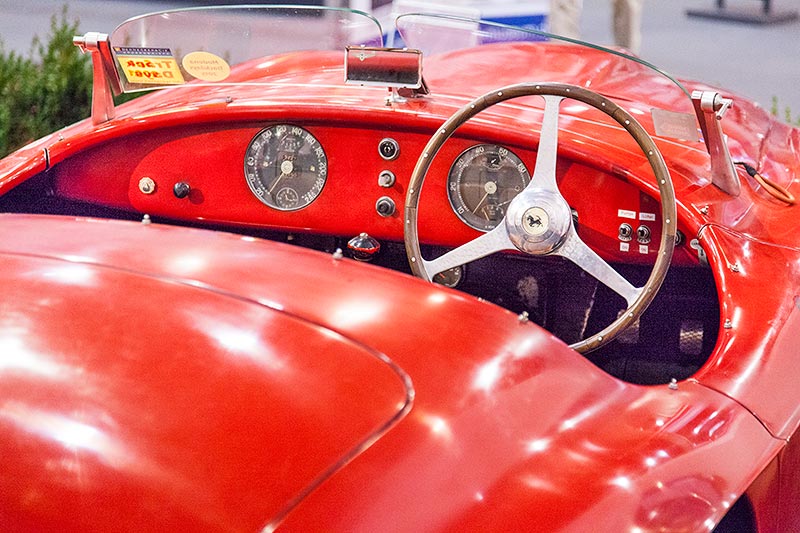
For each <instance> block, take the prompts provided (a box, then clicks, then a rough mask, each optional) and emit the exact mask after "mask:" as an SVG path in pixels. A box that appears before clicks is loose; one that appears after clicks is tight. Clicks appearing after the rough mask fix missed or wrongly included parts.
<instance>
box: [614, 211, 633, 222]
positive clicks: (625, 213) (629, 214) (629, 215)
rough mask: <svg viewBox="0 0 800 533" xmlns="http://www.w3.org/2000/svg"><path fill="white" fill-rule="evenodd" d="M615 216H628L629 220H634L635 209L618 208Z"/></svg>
mask: <svg viewBox="0 0 800 533" xmlns="http://www.w3.org/2000/svg"><path fill="white" fill-rule="evenodd" d="M617 216H618V217H619V218H629V219H631V220H636V211H628V210H627V209H620V210H618V211H617Z"/></svg>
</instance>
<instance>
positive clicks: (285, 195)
mask: <svg viewBox="0 0 800 533" xmlns="http://www.w3.org/2000/svg"><path fill="white" fill-rule="evenodd" d="M244 174H245V177H246V179H247V185H248V186H249V187H250V190H251V191H253V194H254V195H255V196H256V198H258V199H259V200H261V201H262V202H264V203H265V204H267V205H268V206H270V207H272V208H274V209H279V210H281V211H294V210H297V209H302V208H304V207H306V206H307V205H308V204H310V203H311V202H313V201H314V200H315V199H316V198H317V196H319V194H320V193H321V192H322V188H323V187H324V186H325V181H326V180H327V178H328V159H327V157H326V155H325V150H323V148H322V146H321V145H320V143H319V141H318V140H317V138H316V137H314V136H313V135H312V134H311V133H310V132H309V131H308V130H306V129H304V128H301V127H300V126H292V125H289V124H277V125H275V126H270V127H269V128H265V129H263V130H261V131H260V132H258V134H257V135H256V136H255V137H253V140H251V141H250V144H249V145H248V147H247V152H245V156H244Z"/></svg>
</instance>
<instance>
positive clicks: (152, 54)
mask: <svg viewBox="0 0 800 533" xmlns="http://www.w3.org/2000/svg"><path fill="white" fill-rule="evenodd" d="M114 52H115V54H116V56H117V61H118V62H119V66H120V68H121V69H122V72H123V73H124V74H125V79H126V80H128V83H137V84H145V85H180V84H181V83H184V81H183V75H182V74H181V69H180V67H178V62H177V61H175V58H174V57H172V52H171V51H170V49H169V48H138V47H131V46H115V47H114Z"/></svg>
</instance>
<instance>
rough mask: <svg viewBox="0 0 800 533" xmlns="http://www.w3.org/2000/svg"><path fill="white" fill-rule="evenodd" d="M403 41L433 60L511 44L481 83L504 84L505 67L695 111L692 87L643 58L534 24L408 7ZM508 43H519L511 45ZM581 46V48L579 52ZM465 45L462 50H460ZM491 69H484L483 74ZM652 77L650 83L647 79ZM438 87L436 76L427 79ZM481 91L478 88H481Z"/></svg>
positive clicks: (402, 20)
mask: <svg viewBox="0 0 800 533" xmlns="http://www.w3.org/2000/svg"><path fill="white" fill-rule="evenodd" d="M396 26H397V32H398V35H399V37H400V38H401V39H402V43H403V45H404V46H409V47H411V48H416V49H419V50H421V51H422V52H423V55H424V56H425V57H427V58H428V60H429V61H430V62H431V63H433V64H432V65H431V67H432V68H427V67H428V61H426V65H425V66H426V78H427V74H428V72H430V71H434V72H435V71H436V70H438V69H439V68H440V67H441V63H443V62H446V61H453V60H454V59H455V58H457V57H464V56H465V55H467V54H468V53H469V52H468V50H474V49H475V47H478V46H491V45H499V44H501V43H502V44H503V45H505V46H506V48H507V50H508V54H507V58H506V59H505V60H504V62H503V64H500V65H495V68H494V69H493V75H492V76H490V77H489V79H486V83H481V84H478V86H476V88H478V87H481V88H483V87H484V86H485V88H486V90H491V89H492V88H497V87H500V86H502V84H503V79H504V77H506V76H504V73H507V78H508V79H509V80H515V81H519V79H520V76H524V77H525V78H526V79H527V80H528V81H531V82H533V81H548V82H560V83H570V84H572V85H578V86H580V87H585V88H587V89H591V90H593V91H595V92H598V93H600V94H603V95H604V96H608V97H609V98H613V99H614V100H615V101H617V103H619V102H618V100H626V99H627V100H637V101H642V97H646V98H645V100H647V101H653V102H654V103H661V104H662V105H661V106H660V107H663V108H665V109H670V110H672V111H682V112H686V113H693V107H692V103H691V100H690V95H689V91H688V90H687V89H686V88H685V87H684V86H683V85H682V84H681V83H680V82H679V81H678V80H676V79H675V78H673V77H672V76H670V75H669V74H667V73H666V72H664V71H662V70H660V69H659V68H657V67H656V66H654V65H652V64H650V63H648V62H647V61H644V60H643V59H641V58H638V57H635V56H631V55H628V54H625V53H624V52H622V51H621V50H618V49H613V48H606V47H602V46H598V45H594V44H590V43H586V42H582V41H578V40H575V39H570V38H567V37H561V36H558V35H553V34H550V33H545V32H542V31H538V30H536V29H532V28H523V27H516V26H509V25H506V24H501V23H497V22H489V21H483V20H475V19H470V18H465V17H458V16H452V15H439V14H427V13H408V14H404V15H400V16H399V17H398V18H397V21H396ZM509 43H517V44H516V45H515V46H513V47H509V46H508V45H509ZM576 47H581V48H583V50H582V51H581V54H576V53H575V51H576ZM459 51H461V53H459ZM485 74H486V72H485V71H484V72H483V75H484V77H486V76H485ZM644 80H647V83H643V81H644ZM427 81H428V82H429V84H430V85H431V89H432V90H434V87H435V83H434V81H433V80H432V79H431V80H427ZM481 92H482V91H481V90H480V89H478V90H477V91H476V94H480V93H481Z"/></svg>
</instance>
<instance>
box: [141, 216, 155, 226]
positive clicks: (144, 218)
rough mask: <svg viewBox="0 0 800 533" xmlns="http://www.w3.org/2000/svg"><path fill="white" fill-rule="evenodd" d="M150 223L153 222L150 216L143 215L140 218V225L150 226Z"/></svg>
mask: <svg viewBox="0 0 800 533" xmlns="http://www.w3.org/2000/svg"><path fill="white" fill-rule="evenodd" d="M151 222H153V221H152V220H150V215H148V214H147V213H145V214H144V216H143V217H142V224H144V225H145V226H146V225H148V224H150V223H151Z"/></svg>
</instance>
